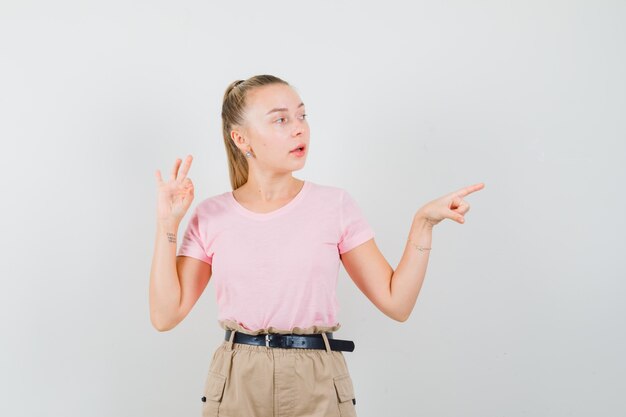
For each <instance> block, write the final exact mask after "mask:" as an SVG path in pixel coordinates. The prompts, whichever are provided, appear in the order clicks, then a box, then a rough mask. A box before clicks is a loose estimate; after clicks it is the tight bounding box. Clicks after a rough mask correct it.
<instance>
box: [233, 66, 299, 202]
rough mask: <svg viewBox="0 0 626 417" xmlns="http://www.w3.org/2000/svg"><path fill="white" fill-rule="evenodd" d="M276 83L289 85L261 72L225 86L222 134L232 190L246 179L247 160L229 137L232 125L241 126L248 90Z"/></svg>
mask: <svg viewBox="0 0 626 417" xmlns="http://www.w3.org/2000/svg"><path fill="white" fill-rule="evenodd" d="M277 83H281V84H285V85H290V84H289V83H288V82H287V81H284V80H282V79H280V78H278V77H275V76H273V75H267V74H263V75H255V76H253V77H250V78H248V79H247V80H237V81H234V82H232V83H231V84H230V85H229V86H228V87H227V88H226V92H225V93H224V101H223V103H222V134H223V135H224V146H225V147H226V155H227V156H228V173H229V176H230V185H231V187H232V189H233V190H235V189H237V188H239V187H240V186H242V185H243V184H245V183H246V182H247V181H248V160H247V158H246V157H245V155H244V154H243V153H242V152H241V151H240V150H239V148H238V147H237V145H235V142H234V141H233V140H232V139H231V137H230V131H231V130H232V128H233V126H234V125H238V126H243V124H244V122H245V110H246V96H247V94H248V92H250V90H252V89H254V88H256V87H261V86H264V85H270V84H277Z"/></svg>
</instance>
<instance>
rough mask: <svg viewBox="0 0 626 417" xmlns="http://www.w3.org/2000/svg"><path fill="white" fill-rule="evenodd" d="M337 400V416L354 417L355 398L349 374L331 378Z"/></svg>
mask: <svg viewBox="0 0 626 417" xmlns="http://www.w3.org/2000/svg"><path fill="white" fill-rule="evenodd" d="M333 382H334V383H335V390H336V391H337V399H338V401H339V415H341V417H356V409H355V407H354V405H355V404H356V398H355V396H354V386H353V385H352V378H351V377H350V374H344V375H339V376H336V377H334V378H333Z"/></svg>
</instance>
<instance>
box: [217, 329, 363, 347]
mask: <svg viewBox="0 0 626 417" xmlns="http://www.w3.org/2000/svg"><path fill="white" fill-rule="evenodd" d="M230 334H231V330H226V335H225V337H224V339H225V340H230ZM326 336H327V338H328V344H329V345H330V350H342V351H346V352H352V351H353V350H354V342H353V341H352V340H339V339H333V334H332V333H326ZM233 343H243V344H246V345H255V346H267V347H277V348H287V349H290V348H299V349H326V345H325V344H324V339H323V338H322V335H321V333H312V334H278V333H261V334H258V335H251V334H247V333H241V332H236V333H235V338H234V340H233Z"/></svg>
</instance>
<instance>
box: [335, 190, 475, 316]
mask: <svg viewBox="0 0 626 417" xmlns="http://www.w3.org/2000/svg"><path fill="white" fill-rule="evenodd" d="M484 186H485V185H484V184H483V183H478V184H474V185H472V186H469V187H464V188H462V189H460V190H458V191H455V192H452V193H449V194H446V195H444V196H443V197H440V198H438V199H436V200H433V201H431V202H429V203H428V204H426V205H425V206H424V207H422V208H420V209H419V210H418V211H417V213H416V214H415V215H414V216H413V224H412V225H411V230H410V232H409V238H408V239H407V242H406V245H405V247H404V254H403V255H402V258H401V259H400V262H399V263H398V267H397V268H396V270H395V271H394V270H393V269H392V268H391V265H389V263H388V262H387V260H386V259H385V257H384V256H383V254H382V253H380V250H379V249H378V246H376V242H375V241H374V239H370V240H368V241H367V242H365V243H363V244H362V245H359V246H357V247H355V248H354V249H352V250H350V251H348V252H345V253H344V254H343V255H341V260H342V262H343V265H344V267H345V269H346V272H348V275H350V277H351V278H352V280H353V281H354V283H355V284H356V286H357V287H359V289H360V290H361V291H362V292H363V294H365V296H366V297H367V298H369V300H370V301H371V302H372V303H373V304H374V305H375V306H376V307H378V309H379V310H380V311H382V312H383V313H385V314H386V315H387V316H389V317H391V318H392V319H394V320H397V321H401V322H403V321H406V320H407V319H408V318H409V316H410V315H411V312H412V311H413V307H414V306H415V302H416V300H417V296H418V294H419V292H420V289H421V288H422V283H423V282H424V276H425V275H426V267H427V266H428V258H429V256H430V250H427V249H424V250H420V249H418V248H419V247H422V248H430V245H431V242H432V230H433V226H435V225H436V224H438V223H439V222H441V221H442V220H443V219H445V218H448V219H451V220H454V221H456V222H457V223H460V224H463V223H464V222H465V218H464V214H465V213H467V212H468V211H469V204H468V203H467V202H466V201H463V197H465V196H467V195H468V194H470V193H473V192H475V191H478V190H481V189H482V188H483V187H484Z"/></svg>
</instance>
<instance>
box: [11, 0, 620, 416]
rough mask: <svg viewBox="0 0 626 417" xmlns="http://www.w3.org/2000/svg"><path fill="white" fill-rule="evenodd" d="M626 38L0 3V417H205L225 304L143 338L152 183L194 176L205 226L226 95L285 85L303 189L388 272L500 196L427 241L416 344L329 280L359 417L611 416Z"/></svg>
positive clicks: (599, 26) (399, 19)
mask: <svg viewBox="0 0 626 417" xmlns="http://www.w3.org/2000/svg"><path fill="white" fill-rule="evenodd" d="M625 21H626V3H624V2H623V1H585V2H583V1H507V2H503V1H472V2H469V1H467V2H462V1H454V2H453V1H439V2H434V1H433V2H424V1H416V2H401V1H385V2H367V3H363V2H357V1H332V2H330V1H327V2H324V1H317V2H291V1H283V2H273V1H264V2H257V1H249V2H219V3H218V2H208V1H178V2H172V1H143V2H140V1H127V0H125V1H107V2H86V1H66V0H62V1H56V2H45V1H30V2H28V1H16V0H15V1H12V0H3V2H2V3H0V54H1V57H0V59H1V62H0V139H1V141H0V143H1V149H0V151H1V155H2V163H1V164H0V166H1V167H2V172H1V178H2V188H1V190H2V206H1V207H2V216H0V221H1V222H2V223H1V224H0V226H1V227H2V231H3V232H4V239H2V243H0V245H2V247H1V253H2V257H1V261H0V262H1V264H0V277H1V279H2V288H1V291H0V306H1V308H2V310H1V311H0V313H1V317H2V320H0V331H1V333H0V335H1V343H0V369H1V371H0V375H1V376H0V392H2V399H1V401H0V414H1V415H3V416H12V417H17V416H35V415H47V416H48V415H49V416H67V417H69V416H72V417H73V416H81V417H82V416H116V417H122V416H194V415H200V408H201V402H200V396H201V390H202V387H203V384H204V378H205V375H206V371H207V367H208V364H209V361H210V355H211V353H212V352H213V350H214V349H215V348H216V347H217V345H218V344H219V343H220V342H221V339H222V338H223V332H222V330H221V329H220V328H219V327H218V325H217V320H216V317H217V310H216V305H215V292H214V287H213V285H211V284H209V286H208V287H207V289H206V291H205V293H204V294H203V296H202V297H201V299H200V300H199V301H198V303H197V304H196V306H195V307H194V309H193V310H192V311H191V313H190V314H189V316H188V317H187V318H186V319H185V320H184V321H183V322H182V323H181V324H180V325H179V326H178V327H176V328H175V329H173V330H171V331H169V332H163V333H160V332H158V331H156V330H155V329H154V328H153V327H152V326H151V324H150V319H149V309H148V283H149V272H150V266H151V259H152V252H153V245H154V238H155V211H156V184H155V180H154V171H155V170H156V169H161V171H162V173H164V175H166V176H167V175H169V171H170V169H171V167H172V164H173V162H174V160H175V158H177V157H180V158H184V157H185V156H186V155H187V154H192V155H193V156H194V163H193V166H192V169H191V172H190V177H191V178H192V180H193V181H194V183H195V186H196V201H194V203H193V205H192V208H193V207H194V206H195V205H196V204H197V202H198V201H201V200H202V199H204V198H207V197H209V196H212V195H215V194H218V193H222V192H225V191H229V190H230V183H229V180H228V173H227V163H226V155H225V150H224V145H223V140H222V136H221V119H220V110H221V104H222V96H223V93H224V90H225V88H226V87H227V85H228V84H229V83H230V82H232V81H234V80H236V79H245V78H248V77H250V76H252V75H255V74H273V75H277V76H279V77H281V78H284V79H285V80H287V81H288V82H290V83H291V84H292V85H294V87H296V88H297V90H298V92H299V93H300V96H301V98H302V99H303V101H304V102H305V103H306V105H307V114H308V115H309V116H308V117H309V123H310V126H311V146H310V153H309V155H308V157H307V162H306V166H305V168H304V169H303V170H301V171H298V172H295V173H294V176H296V177H297V178H303V179H308V180H311V181H314V182H318V183H322V184H330V185H336V186H340V187H343V188H346V189H347V190H348V191H349V192H350V193H351V194H352V195H353V196H354V198H355V199H356V200H357V202H358V203H359V205H360V207H361V208H362V210H363V212H364V213H365V214H366V216H367V218H368V220H369V221H370V223H371V225H372V227H373V228H374V230H375V231H376V242H377V244H378V245H379V248H380V249H381V251H382V252H383V254H384V255H385V256H386V258H387V260H388V261H389V262H390V264H391V265H392V267H394V268H395V267H396V266H397V263H398V261H399V260H400V257H401V255H402V251H403V250H404V246H405V241H406V237H407V235H408V232H409V227H410V224H411V219H412V216H413V214H414V213H415V211H416V210H418V209H419V207H421V206H422V205H423V204H425V203H426V202H428V201H430V200H432V199H434V198H436V197H439V196H441V195H443V194H445V193H448V192H451V191H454V190H457V189H459V188H461V187H463V186H466V185H470V184H474V183H477V182H484V183H485V189H483V190H482V191H480V192H478V193H475V194H473V195H472V196H470V197H468V198H467V201H468V202H469V203H470V204H471V210H470V212H469V213H468V214H467V215H466V223H465V224H463V225H461V224H458V223H455V222H452V221H450V220H447V221H444V222H443V223H441V224H440V225H438V226H437V227H436V228H435V231H434V237H433V245H432V246H433V249H432V252H431V255H430V261H429V266H428V271H427V276H426V280H425V282H424V285H423V288H422V290H421V292H420V295H419V297H418V301H417V304H416V306H415V309H414V310H413V313H412V316H411V317H410V319H409V320H408V321H407V322H405V323H398V322H394V321H393V320H391V319H389V318H388V317H386V316H384V315H383V314H382V313H381V312H380V311H378V310H377V309H376V308H375V307H374V306H373V304H371V303H370V302H369V300H367V299H366V297H365V296H364V295H363V294H362V293H361V292H360V291H359V290H358V288H357V287H356V286H355V285H354V284H353V283H352V281H351V280H350V278H349V276H348V275H347V274H346V273H345V271H344V270H343V269H341V271H340V277H339V278H340V283H339V287H338V291H339V293H338V294H339V302H340V305H341V311H340V316H339V319H340V322H341V323H342V326H343V327H342V329H340V330H339V332H337V333H336V337H337V338H343V339H349V340H354V341H355V344H356V349H355V351H354V352H350V353H348V352H346V353H345V355H346V359H347V361H348V366H349V369H350V372H351V374H352V378H353V382H354V386H355V391H356V398H357V404H356V409H357V413H358V415H359V417H374V416H383V415H388V416H399V415H404V416H407V415H417V416H429V417H448V416H449V417H458V416H463V417H468V416H475V417H502V416H506V417H511V416H590V415H597V416H617V415H624V414H625V413H626V400H625V397H624V395H623V394H624V391H625V388H626V361H625V359H624V352H625V351H626V332H625V331H624V328H625V324H626V323H625V317H626V307H625V304H624V301H623V299H624V294H625V291H626V284H625V283H624V277H625V276H626V274H625V269H626V268H625V267H624V256H623V252H624V249H625V244H624V233H625V232H626V227H625V223H626V222H625V215H624V203H625V202H626V201H625V198H624V180H625V179H626V175H625V173H626V169H625V168H624V164H625V163H626V141H625V139H626V123H625V116H626V83H625V74H626V59H625V58H626V25H625V24H624V22H625ZM188 214H189V213H188ZM187 220H188V216H187V217H186V218H185V219H184V220H183V221H184V223H183V225H182V226H181V229H180V231H179V233H182V230H183V229H182V227H184V226H185V225H186V222H187ZM179 236H180V234H179Z"/></svg>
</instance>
